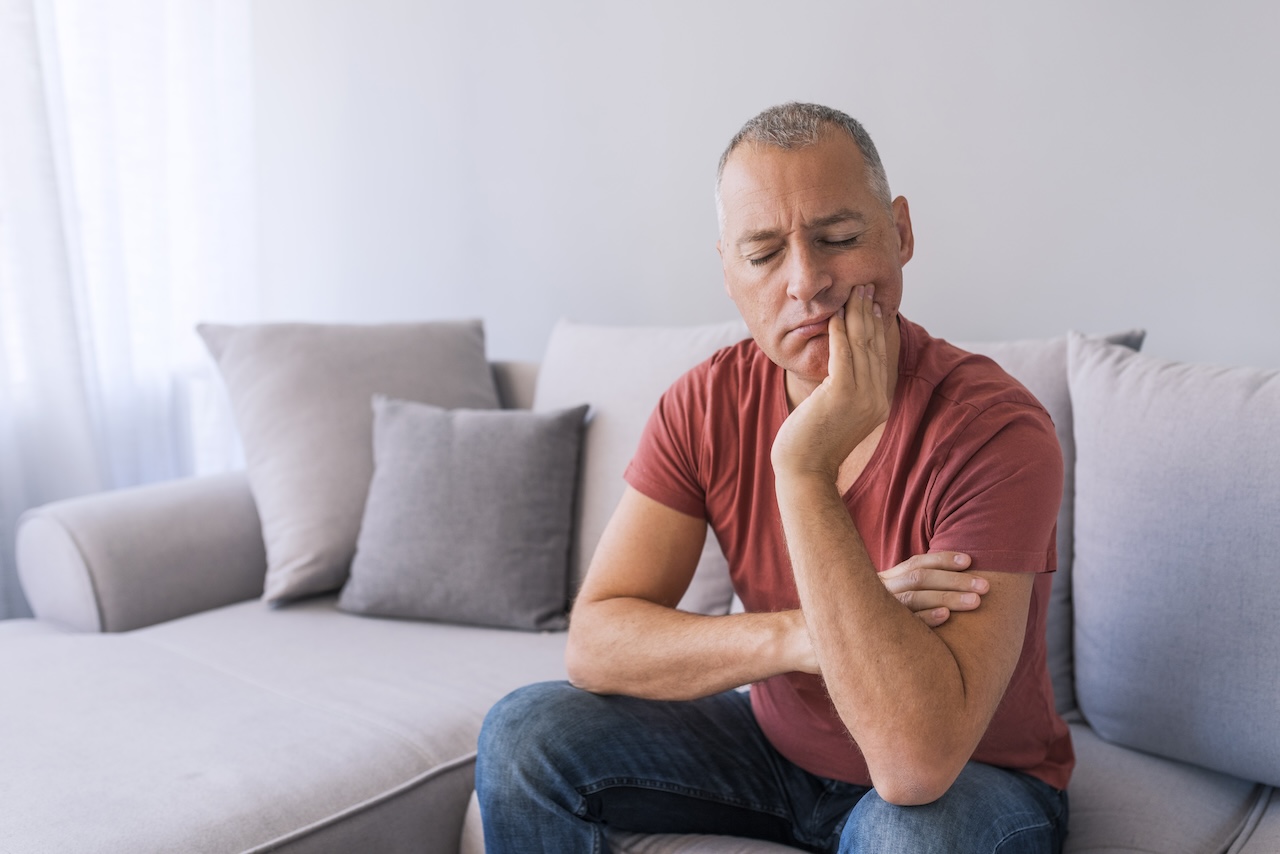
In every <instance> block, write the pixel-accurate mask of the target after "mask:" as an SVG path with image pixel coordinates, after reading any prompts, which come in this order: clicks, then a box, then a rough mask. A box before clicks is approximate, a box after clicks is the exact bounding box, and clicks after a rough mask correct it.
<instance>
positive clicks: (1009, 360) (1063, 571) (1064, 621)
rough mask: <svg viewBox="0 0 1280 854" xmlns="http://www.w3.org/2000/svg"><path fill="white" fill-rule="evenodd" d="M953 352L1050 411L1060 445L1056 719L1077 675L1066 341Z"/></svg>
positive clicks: (982, 345)
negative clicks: (996, 373) (984, 363)
mask: <svg viewBox="0 0 1280 854" xmlns="http://www.w3.org/2000/svg"><path fill="white" fill-rule="evenodd" d="M1145 335H1146V333H1145V332H1144V331H1143V330H1140V329H1132V330H1129V331H1128V332H1117V333H1115V334H1113V335H1108V336H1106V337H1105V338H1104V339H1103V340H1105V341H1110V342H1112V343H1115V344H1122V345H1124V346H1125V347H1131V348H1133V349H1134V350H1137V349H1139V348H1140V347H1141V346H1142V339H1143V338H1144V337H1145ZM955 343H956V346H957V347H960V348H962V349H964V350H968V351H969V352H971V353H981V354H982V355H984V356H989V357H990V358H991V359H993V360H994V361H995V362H996V364H998V365H999V366H1000V367H1002V368H1004V369H1005V370H1006V371H1008V372H1009V374H1010V375H1011V376H1012V377H1013V378H1014V379H1016V380H1017V381H1018V382H1020V383H1022V384H1023V385H1024V386H1026V387H1027V390H1028V391H1030V392H1031V393H1032V394H1034V395H1035V396H1036V399H1037V400H1039V401H1040V403H1041V404H1043V406H1044V408H1045V409H1047V410H1049V416H1050V417H1051V418H1052V419H1053V426H1054V429H1055V431H1056V432H1057V434H1058V444H1059V445H1061V446H1062V465H1063V478H1062V505H1061V506H1060V507H1059V508H1058V543H1057V545H1058V571H1057V572H1055V573H1054V575H1053V592H1052V593H1051V594H1050V596H1049V619H1048V622H1047V623H1046V625H1045V636H1046V638H1045V639H1046V646H1047V655H1048V659H1049V672H1050V674H1052V676H1053V697H1054V704H1055V706H1056V707H1057V710H1058V713H1059V714H1063V715H1066V714H1069V713H1071V712H1072V711H1073V710H1074V709H1075V707H1076V697H1075V674H1074V672H1073V666H1072V660H1071V564H1072V554H1073V551H1072V550H1073V544H1072V534H1071V532H1072V530H1073V528H1074V518H1075V453H1076V446H1075V439H1074V437H1073V434H1072V421H1073V419H1072V413H1071V394H1070V392H1069V391H1068V389H1067V336H1066V335H1059V336H1058V337H1056V338H1042V339H1023V340H1017V341H957V342H955Z"/></svg>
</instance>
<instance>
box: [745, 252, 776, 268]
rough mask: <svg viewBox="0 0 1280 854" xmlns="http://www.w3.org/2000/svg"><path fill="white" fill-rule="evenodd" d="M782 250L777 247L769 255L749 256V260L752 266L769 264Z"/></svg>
mask: <svg viewBox="0 0 1280 854" xmlns="http://www.w3.org/2000/svg"><path fill="white" fill-rule="evenodd" d="M780 251H781V250H779V249H775V250H773V251H772V252H770V253H769V254H768V255H761V256H760V257H759V258H748V259H747V262H748V263H749V264H751V266H752V267H763V266H764V265H765V264H768V263H769V261H770V260H771V259H772V258H773V257H774V256H775V255H777V254H778V253H779V252H780Z"/></svg>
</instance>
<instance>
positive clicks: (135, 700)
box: [0, 597, 565, 854]
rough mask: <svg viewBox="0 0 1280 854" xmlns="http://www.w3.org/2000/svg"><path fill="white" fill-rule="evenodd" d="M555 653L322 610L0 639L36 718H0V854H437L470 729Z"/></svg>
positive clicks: (554, 636)
mask: <svg viewBox="0 0 1280 854" xmlns="http://www.w3.org/2000/svg"><path fill="white" fill-rule="evenodd" d="M564 640H565V635H564V633H563V632H557V633H544V634H529V633H523V632H520V633H517V632H506V631H496V630H492V629H477V628H471V627H465V626H446V625H439V624H435V623H424V622H411V621H404V620H385V619H377V618H368V619H357V618H354V617H351V616H350V615H346V614H342V613H340V612H338V611H337V610H336V608H335V607H334V601H333V599H332V598H331V597H323V598H319V599H310V600H307V601H306V602H300V603H295V604H292V605H288V606H284V607H276V608H272V607H269V606H268V605H266V604H265V603H263V602H261V601H258V600H252V601H248V602H242V603H240V604H237V605H230V606H227V607H224V608H219V609H216V610H213V611H208V612H205V613H202V614H197V615H194V616H191V617H186V618H183V619H179V620H174V621H172V622H169V623H165V624H163V625H159V626H153V627H150V628H147V629H140V630H137V631H133V632H129V633H126V634H119V635H74V634H51V635H38V636H30V637H27V636H19V637H12V638H5V639H4V641H3V642H2V643H0V669H3V670H4V672H5V673H6V674H9V675H10V676H9V682H8V685H9V687H10V688H11V689H12V690H13V691H14V692H15V694H14V696H25V697H31V698H39V701H38V702H34V701H33V702H23V703H16V702H15V703H0V732H3V733H5V736H6V738H5V745H6V747H5V762H4V775H3V776H4V780H5V781H15V780H22V781H24V785H21V786H12V787H9V786H6V787H5V808H4V809H3V810H0V839H3V840H4V847H5V848H6V850H13V851H39V850H58V851H95V852H136V851H192V852H201V851H209V852H223V851H245V850H249V851H256V850H285V851H296V852H302V851H325V850H329V851H333V850H362V846H361V845H358V844H353V845H349V844H347V843H351V842H354V841H358V840H356V837H355V836H353V835H352V833H353V832H354V831H356V830H359V829H360V828H361V827H366V828H367V829H369V832H370V834H371V836H370V837H369V839H372V840H376V841H377V844H376V845H371V846H370V847H371V848H376V850H379V851H383V850H386V851H428V852H431V854H445V853H446V852H447V854H455V852H456V851H457V846H458V840H459V834H460V832H461V822H462V815H463V812H464V810H465V807H466V801H467V797H468V796H469V793H470V788H471V767H472V762H473V759H474V751H475V742H476V736H477V734H478V732H479V729H480V723H481V721H482V720H483V718H484V713H485V711H486V710H487V709H488V708H489V706H491V705H492V704H493V703H494V702H496V701H497V700H498V699H499V698H500V697H502V696H503V695H505V694H506V693H507V692H509V691H510V690H512V689H514V688H516V687H517V686H519V685H522V684H524V683H525V682H527V681H534V680H541V679H563V678H564V665H563V655H564ZM36 734H38V736H39V737H36ZM50 793H56V797H50V796H49V795H50ZM264 804H269V805H270V806H269V807H267V808H264ZM68 816H74V817H75V820H74V821H68V820H67V817H68ZM121 816H127V817H128V821H127V822H122V821H120V817H121ZM366 816H367V818H366ZM338 817H342V821H341V822H340V823H335V819H337V818H338ZM374 817H376V820H372V819H373V818H374ZM351 822H354V823H351ZM362 822H363V823H362ZM349 823H351V824H349ZM300 828H301V830H299V829H300ZM357 835H358V834H357ZM365 841H366V842H367V841H368V840H365ZM41 846H44V847H41Z"/></svg>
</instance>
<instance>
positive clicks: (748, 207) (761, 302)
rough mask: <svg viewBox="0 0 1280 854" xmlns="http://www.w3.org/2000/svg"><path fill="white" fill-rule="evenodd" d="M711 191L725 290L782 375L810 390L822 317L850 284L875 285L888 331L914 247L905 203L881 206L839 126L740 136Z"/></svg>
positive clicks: (815, 379) (821, 341)
mask: <svg viewBox="0 0 1280 854" xmlns="http://www.w3.org/2000/svg"><path fill="white" fill-rule="evenodd" d="M720 199H721V204H722V206H723V213H724V223H723V226H724V228H723V232H722V234H721V237H720V242H719V243H717V244H716V248H717V250H718V251H719V252H720V259H721V262H722V264H723V266H724V284H725V290H727V291H728V293H729V297H730V298H731V299H732V300H733V301H734V303H735V304H736V305H737V306H738V311H739V312H741V314H742V317H743V319H744V320H745V321H746V323H747V327H748V328H749V329H750V330H751V335H752V337H754V338H755V340H756V343H757V344H758V345H759V346H760V348H761V349H762V350H764V352H765V354H766V355H767V356H768V357H769V358H770V359H772V360H773V361H774V362H775V363H777V364H778V365H780V366H782V367H783V368H785V369H786V370H787V371H788V373H789V374H790V375H791V377H790V378H789V379H791V380H796V381H799V382H800V383H801V384H803V385H805V386H809V387H810V388H812V387H816V386H817V385H818V384H819V383H821V382H822V380H823V379H824V378H825V377H826V375H827V320H828V319H829V318H830V317H831V315H832V314H834V313H835V311H836V310H837V309H838V308H840V307H841V306H842V305H844V304H845V302H846V301H848V299H849V294H850V293H851V292H852V290H853V288H854V287H856V286H857V285H875V289H876V290H875V300H876V302H878V303H879V304H880V306H881V308H882V309H883V310H884V317H885V321H886V322H892V323H891V326H890V327H889V329H890V330H891V331H892V332H893V333H896V329H897V324H896V318H897V312H898V306H899V304H900V303H901V301H902V265H903V264H905V263H906V262H907V261H908V260H910V258H911V253H912V249H913V241H912V234H911V217H910V213H909V211H908V209H907V201H906V199H903V198H901V197H899V198H897V199H895V200H894V202H893V206H892V208H893V209H892V210H887V209H886V208H885V206H884V205H883V204H882V203H881V202H880V201H879V200H878V199H877V198H876V197H875V196H874V195H873V194H872V192H871V189H870V188H869V187H868V186H867V180H866V174H865V169H864V166H863V162H862V153H861V152H860V151H859V150H858V147H857V145H856V144H855V143H854V142H853V140H852V139H850V138H849V137H848V136H847V135H846V134H844V133H843V132H838V131H830V132H828V133H827V134H826V135H824V136H823V137H822V138H821V139H820V140H819V141H818V142H817V143H815V144H814V145H810V146H806V147H804V148H799V149H793V150H790V151H788V150H785V149H781V148H777V147H774V146H769V145H760V144H756V143H744V144H743V145H741V146H739V147H738V149H737V150H735V151H734V152H733V154H732V155H730V157H729V160H728V162H727V163H726V164H725V167H724V173H723V175H722V176H721V181H720ZM894 340H895V341H896V334H895V335H894Z"/></svg>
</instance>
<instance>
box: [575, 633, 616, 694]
mask: <svg viewBox="0 0 1280 854" xmlns="http://www.w3.org/2000/svg"><path fill="white" fill-rule="evenodd" d="M589 647H590V644H588V643H586V642H585V641H584V640H583V638H582V633H581V632H580V631H579V632H575V631H574V630H573V629H572V628H570V629H569V637H568V640H567V642H566V643H565V648H564V669H565V675H566V677H567V678H568V680H569V684H570V685H572V686H573V687H575V688H580V689H582V690H583V691H590V692H591V693H592V694H608V693H610V691H609V690H608V688H609V686H608V685H606V684H604V683H603V682H602V679H603V678H604V677H606V676H607V675H608V674H607V668H602V667H601V666H600V656H598V655H596V654H593V652H592V650H591V649H590V648H589Z"/></svg>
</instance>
